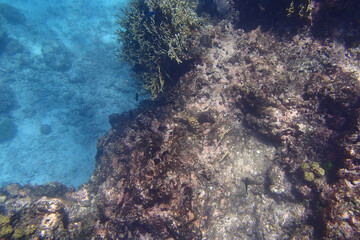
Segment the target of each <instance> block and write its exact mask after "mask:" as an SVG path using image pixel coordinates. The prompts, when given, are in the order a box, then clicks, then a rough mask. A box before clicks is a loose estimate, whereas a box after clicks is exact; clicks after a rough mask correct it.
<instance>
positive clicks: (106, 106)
mask: <svg viewBox="0 0 360 240" xmlns="http://www.w3.org/2000/svg"><path fill="white" fill-rule="evenodd" d="M1 2H3V3H7V4H10V5H12V6H14V7H16V8H17V9H18V10H19V11H20V12H21V13H22V14H24V16H25V18H26V22H25V23H20V24H12V23H8V22H7V21H6V20H5V19H3V18H2V19H1V25H2V28H5V29H6V31H7V35H8V38H9V39H11V44H12V45H11V46H10V45H9V44H8V48H7V49H5V50H4V52H3V53H2V54H1V57H0V70H1V76H0V83H1V82H4V83H5V84H6V85H8V86H10V87H11V89H12V91H13V93H14V95H15V99H16V104H15V106H14V107H13V109H12V110H11V111H10V113H9V116H8V117H10V118H11V119H13V120H14V121H15V123H16V125H17V135H16V137H15V138H14V139H12V140H10V141H6V142H2V143H0V165H1V168H0V186H1V185H4V184H6V183H10V182H18V183H21V184H25V183H28V182H29V183H32V184H36V183H37V184H42V183H46V182H49V181H60V182H62V183H65V184H68V185H74V186H78V185H80V184H82V183H84V182H86V181H87V180H88V179H89V177H90V175H91V173H92V171H93V169H94V167H95V161H94V156H95V152H96V142H97V138H98V137H100V136H102V135H103V134H104V133H105V132H106V131H107V129H108V128H109V124H108V115H110V114H111V113H114V112H122V111H124V110H129V109H131V108H133V107H134V106H135V105H136V102H135V89H134V86H133V84H131V76H129V72H128V68H127V67H126V66H125V65H121V64H119V62H118V60H117V59H116V57H115V52H114V51H115V48H116V45H115V44H116V36H115V34H114V32H115V31H116V25H115V24H114V22H115V21H116V19H115V14H116V13H118V6H119V2H121V1H20V0H18V1H1ZM124 2H126V1H124ZM13 46H16V47H13ZM10 48H11V49H10ZM14 49H17V51H14ZM0 117H4V116H0ZM44 124H46V125H49V126H50V127H51V133H49V134H48V135H46V134H42V133H41V132H40V128H41V126H42V125H44Z"/></svg>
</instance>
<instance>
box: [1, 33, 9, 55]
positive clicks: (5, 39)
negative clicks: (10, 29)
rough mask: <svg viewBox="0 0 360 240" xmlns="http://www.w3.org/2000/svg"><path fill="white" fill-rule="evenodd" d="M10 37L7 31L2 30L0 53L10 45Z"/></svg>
mask: <svg viewBox="0 0 360 240" xmlns="http://www.w3.org/2000/svg"><path fill="white" fill-rule="evenodd" d="M8 41H9V39H8V35H7V32H6V30H5V29H0V53H2V51H3V50H4V49H5V48H6V45H7V43H8Z"/></svg>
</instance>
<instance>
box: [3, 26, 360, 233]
mask: <svg viewBox="0 0 360 240" xmlns="http://www.w3.org/2000/svg"><path fill="white" fill-rule="evenodd" d="M198 48H199V49H198V50H197V51H198V52H199V53H202V55H201V58H199V59H197V60H196V61H195V62H194V63H193V65H192V67H191V68H190V70H189V71H187V72H186V73H185V74H183V75H182V76H181V77H180V78H179V79H178V80H177V82H176V85H174V86H173V88H171V89H168V91H166V92H164V93H163V94H161V95H160V96H159V97H158V100H157V101H156V102H144V103H143V104H142V106H143V107H142V108H141V109H137V110H134V111H131V112H127V113H123V114H121V115H117V114H114V115H111V116H110V123H111V126H112V128H111V129H110V130H109V132H108V133H107V134H106V135H105V136H104V137H102V138H101V139H99V142H98V151H97V155H96V170H95V171H94V173H93V176H92V177H91V179H90V180H89V182H88V183H86V184H84V185H83V186H82V187H80V188H79V189H78V190H75V189H72V188H67V187H65V186H63V185H61V184H56V183H50V184H48V185H44V186H30V185H29V186H20V185H17V184H13V185H9V186H7V187H5V188H3V189H1V194H0V204H1V205H0V206H1V207H0V214H1V216H0V227H1V231H0V237H1V238H4V239H10V238H12V239H46V238H47V239H357V238H359V237H360V223H359V220H360V208H359V196H360V195H359V189H360V182H359V180H360V178H359V176H360V173H359V159H360V147H359V146H360V145H359V143H360V117H359V114H360V111H359V109H360V82H359V80H360V67H359V62H360V59H359V56H360V49H359V47H357V48H345V47H344V44H342V43H339V42H336V41H322V40H319V39H315V38H314V37H313V36H312V34H311V31H310V30H309V29H305V30H303V31H299V32H298V33H297V34H295V35H293V36H292V37H291V38H286V37H281V36H279V35H278V34H274V33H273V32H271V31H270V32H263V31H261V29H260V28H256V29H254V30H251V31H247V32H245V31H244V30H241V29H237V28H235V27H234V25H233V24H232V23H231V22H229V21H227V20H225V21H222V22H220V23H218V24H216V25H214V26H213V27H211V28H206V30H204V31H203V32H202V36H201V38H200V44H199V47H198Z"/></svg>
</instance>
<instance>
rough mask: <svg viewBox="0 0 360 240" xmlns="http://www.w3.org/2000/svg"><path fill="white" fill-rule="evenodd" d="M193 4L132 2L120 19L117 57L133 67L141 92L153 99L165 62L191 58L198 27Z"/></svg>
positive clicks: (165, 0) (171, 0)
mask: <svg viewBox="0 0 360 240" xmlns="http://www.w3.org/2000/svg"><path fill="white" fill-rule="evenodd" d="M197 3H198V2H197V1H196V0H131V1H130V2H129V5H128V7H127V8H126V9H123V16H119V19H118V23H119V25H120V28H119V30H118V31H117V34H118V36H119V42H120V44H121V46H120V52H119V57H120V58H121V59H123V60H125V61H129V62H130V63H132V64H133V65H134V70H135V73H136V76H137V78H138V80H139V81H140V82H141V83H143V87H144V89H146V90H148V91H150V92H151V96H152V98H153V99H154V98H156V97H157V96H158V94H159V93H160V92H162V90H163V87H164V84H165V79H166V78H169V75H168V74H167V73H166V72H167V71H166V67H164V66H167V64H168V62H170V61H175V62H176V63H177V64H180V63H182V62H183V61H184V60H189V59H191V58H192V57H193V54H192V53H191V50H192V49H193V48H194V46H195V41H194V34H193V32H194V31H195V30H196V29H198V28H199V27H200V26H201V23H202V19H201V18H200V17H198V16H197V14H196V12H195V9H196V6H197Z"/></svg>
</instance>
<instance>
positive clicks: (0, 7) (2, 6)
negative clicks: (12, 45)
mask: <svg viewBox="0 0 360 240" xmlns="http://www.w3.org/2000/svg"><path fill="white" fill-rule="evenodd" d="M0 15H1V16H3V17H4V18H5V19H6V20H7V21H8V22H9V23H11V24H23V23H25V21H26V19H25V16H24V14H22V13H21V12H20V11H19V10H18V9H17V8H15V7H13V6H10V5H8V4H6V3H0Z"/></svg>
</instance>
